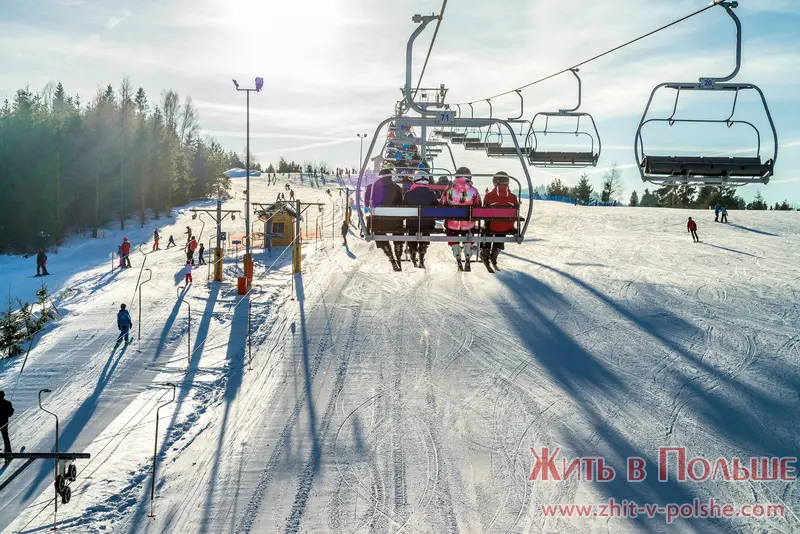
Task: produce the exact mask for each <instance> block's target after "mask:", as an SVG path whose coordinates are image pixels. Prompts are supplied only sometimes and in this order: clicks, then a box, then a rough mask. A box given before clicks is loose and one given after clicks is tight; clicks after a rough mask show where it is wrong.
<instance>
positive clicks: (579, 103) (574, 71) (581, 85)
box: [558, 69, 583, 115]
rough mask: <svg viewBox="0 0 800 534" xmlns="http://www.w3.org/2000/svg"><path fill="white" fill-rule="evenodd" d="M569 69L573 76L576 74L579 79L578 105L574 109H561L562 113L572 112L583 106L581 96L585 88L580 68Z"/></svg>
mask: <svg viewBox="0 0 800 534" xmlns="http://www.w3.org/2000/svg"><path fill="white" fill-rule="evenodd" d="M569 71H570V72H571V73H572V75H573V76H575V79H576V80H578V105H576V106H575V107H574V108H572V109H559V110H558V112H559V113H561V114H562V115H564V114H566V113H571V112H573V111H578V109H579V108H580V107H581V96H582V95H581V93H582V90H583V83H582V82H581V77H580V76H579V75H578V69H569Z"/></svg>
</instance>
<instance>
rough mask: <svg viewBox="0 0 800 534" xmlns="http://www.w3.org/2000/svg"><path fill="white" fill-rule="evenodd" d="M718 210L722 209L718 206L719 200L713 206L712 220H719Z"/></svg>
mask: <svg viewBox="0 0 800 534" xmlns="http://www.w3.org/2000/svg"><path fill="white" fill-rule="evenodd" d="M720 211H722V208H721V207H720V206H719V202H717V205H716V206H714V222H719V212H720Z"/></svg>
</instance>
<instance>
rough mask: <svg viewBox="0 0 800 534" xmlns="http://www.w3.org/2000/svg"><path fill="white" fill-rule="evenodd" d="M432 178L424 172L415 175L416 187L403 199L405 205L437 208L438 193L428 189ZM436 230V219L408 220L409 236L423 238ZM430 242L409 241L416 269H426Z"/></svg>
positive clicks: (412, 261) (409, 248) (413, 186)
mask: <svg viewBox="0 0 800 534" xmlns="http://www.w3.org/2000/svg"><path fill="white" fill-rule="evenodd" d="M430 181H431V178H430V176H429V175H428V174H426V173H425V172H424V171H417V172H416V173H414V185H412V186H411V189H409V190H408V192H407V193H406V194H405V196H404V197H403V204H405V205H407V206H420V207H422V206H437V205H438V204H439V200H438V199H437V198H436V193H434V192H433V191H431V190H430V189H428V185H429V184H430ZM434 228H436V220H435V219H420V218H416V217H415V218H414V219H406V229H407V230H408V235H416V234H417V233H420V234H422V235H423V236H429V235H430V232H431V230H433V229H434ZM428 245H430V242H429V241H420V242H416V241H409V242H408V250H409V252H410V253H411V263H413V264H414V267H419V268H420V269H424V268H425V254H426V253H427V252H428ZM417 253H419V264H417Z"/></svg>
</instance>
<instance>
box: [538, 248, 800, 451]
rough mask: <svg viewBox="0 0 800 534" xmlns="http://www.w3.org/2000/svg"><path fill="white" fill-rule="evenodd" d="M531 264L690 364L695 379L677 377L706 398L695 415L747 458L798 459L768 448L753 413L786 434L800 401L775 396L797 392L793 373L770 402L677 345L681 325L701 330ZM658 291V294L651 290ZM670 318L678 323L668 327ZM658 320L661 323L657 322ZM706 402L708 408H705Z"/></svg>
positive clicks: (779, 447) (648, 298) (780, 446)
mask: <svg viewBox="0 0 800 534" xmlns="http://www.w3.org/2000/svg"><path fill="white" fill-rule="evenodd" d="M529 261H530V262H531V263H533V264H535V265H538V266H540V267H543V268H545V269H547V270H549V271H551V272H554V273H557V274H559V275H560V276H563V277H564V278H567V279H568V280H570V281H571V282H573V283H574V284H575V285H577V286H579V287H581V288H583V289H585V290H586V291H588V292H590V293H591V294H592V295H593V296H595V297H596V298H597V299H598V300H600V301H602V302H603V303H604V304H606V305H607V306H609V307H610V308H612V309H613V310H614V311H615V312H616V313H618V314H620V315H621V316H623V317H625V318H626V319H627V320H629V321H630V322H632V323H633V324H635V325H636V326H637V327H638V328H639V329H640V330H641V331H642V332H643V333H645V334H647V335H649V336H651V337H653V338H654V339H656V340H657V341H658V342H660V343H661V344H662V345H664V346H665V347H666V348H667V349H669V350H671V351H673V352H675V353H676V354H679V355H680V356H682V357H683V359H684V361H685V363H689V364H691V366H692V367H693V369H692V370H693V371H694V374H691V373H686V372H685V371H683V370H682V369H677V370H676V371H675V372H676V373H682V374H684V375H685V381H682V383H686V384H687V386H688V387H689V389H690V390H691V391H693V392H694V393H696V394H697V395H700V396H701V397H703V398H702V399H697V398H696V397H697V395H695V396H694V397H693V398H694V399H695V401H696V402H695V404H694V406H693V407H694V408H695V410H696V411H695V413H696V414H697V415H699V416H702V420H704V421H705V422H706V423H707V424H708V425H709V426H711V427H713V428H716V429H717V430H720V431H723V432H724V433H725V435H726V436H727V437H728V438H730V440H731V444H732V445H736V446H738V447H741V448H742V449H743V452H746V453H748V454H752V455H753V456H781V457H784V456H792V457H794V456H796V452H797V451H796V450H795V449H793V448H792V447H788V446H787V444H785V443H777V442H775V441H772V442H768V441H767V440H764V439H761V437H760V436H762V435H763V426H764V424H763V422H761V423H760V422H759V421H758V420H757V419H756V418H755V417H754V415H753V411H755V412H757V413H759V414H760V416H761V417H769V416H772V417H775V418H776V422H777V423H778V425H779V426H778V428H781V427H782V426H783V425H781V423H783V424H785V422H786V419H785V417H787V416H789V415H790V414H797V413H798V406H797V404H796V403H795V402H794V399H791V398H786V399H783V398H780V397H779V396H776V395H775V392H776V390H778V389H779V390H782V391H795V390H794V389H793V388H794V387H795V385H796V383H797V382H796V380H794V379H793V378H792V376H791V373H787V374H786V375H785V376H783V377H781V378H780V379H779V380H777V381H776V383H775V384H774V386H778V388H774V387H773V388H770V390H769V392H770V393H771V394H772V396H770V395H768V394H767V393H766V392H765V391H764V390H759V389H757V388H755V387H753V386H752V385H750V384H749V383H747V382H744V381H741V380H736V379H735V378H734V377H733V376H732V373H731V372H730V371H727V370H723V369H719V368H716V367H714V366H712V365H710V364H709V363H707V362H706V361H704V360H703V357H702V355H699V356H698V355H697V354H695V353H693V352H690V351H689V350H687V349H686V348H685V347H683V346H682V345H680V344H678V343H677V342H676V341H675V339H676V337H677V336H675V335H674V332H675V327H676V325H680V324H681V323H683V324H682V325H681V326H680V328H679V330H689V329H694V330H696V328H695V327H694V326H690V325H688V324H687V323H685V322H684V321H682V320H681V319H679V318H677V317H675V316H674V315H673V314H672V313H671V312H669V311H668V310H658V311H659V313H645V314H643V313H642V312H641V310H638V309H637V310H632V309H628V308H626V307H625V306H623V305H622V304H620V303H618V302H616V301H615V300H613V299H612V298H610V297H608V296H607V295H605V294H603V293H601V292H600V291H598V290H597V289H595V288H594V287H592V286H591V285H589V284H587V283H586V282H583V281H582V280H580V279H578V278H576V277H575V276H572V275H570V274H568V273H565V272H563V271H560V270H559V269H555V268H553V267H550V266H548V265H545V264H542V263H538V262H536V261H532V260H529ZM652 291H654V289H652V288H651V292H652ZM640 298H642V299H643V300H644V301H645V302H646V303H648V304H649V305H651V306H652V303H654V302H660V301H661V299H660V298H659V297H658V296H654V295H652V294H650V295H647V294H640ZM665 316H667V317H669V316H672V317H671V318H670V319H669V320H667V321H665V320H664V317H665ZM656 317H657V318H659V319H660V321H656V320H655V318H656ZM698 374H700V375H703V376H708V377H712V378H713V379H714V384H713V385H712V386H709V388H707V389H706V390H701V389H700V388H699V387H698V384H697V375H698ZM679 393H680V391H678V392H676V394H679ZM723 396H727V397H728V398H729V399H730V401H731V402H730V403H726V404H723V403H721V402H720V397H723ZM701 401H702V403H700V402H701ZM736 401H738V403H737V405H734V404H732V402H736ZM773 429H775V427H773ZM798 436H800V434H798V433H795V437H798ZM778 441H780V440H778Z"/></svg>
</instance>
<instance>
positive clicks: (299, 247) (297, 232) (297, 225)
mask: <svg viewBox="0 0 800 534" xmlns="http://www.w3.org/2000/svg"><path fill="white" fill-rule="evenodd" d="M294 209H295V215H296V217H295V218H294V229H295V232H294V234H295V235H294V246H295V251H296V253H297V256H296V258H295V265H294V267H295V268H294V269H292V271H294V272H293V273H292V281H293V282H292V283H294V275H295V274H296V273H299V272H301V271H302V270H303V264H302V257H301V255H302V253H303V249H302V243H301V242H300V239H299V237H300V214H301V213H303V211H302V206H301V205H300V201H299V200H295V201H294Z"/></svg>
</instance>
